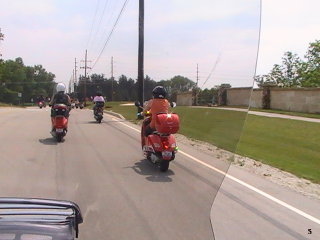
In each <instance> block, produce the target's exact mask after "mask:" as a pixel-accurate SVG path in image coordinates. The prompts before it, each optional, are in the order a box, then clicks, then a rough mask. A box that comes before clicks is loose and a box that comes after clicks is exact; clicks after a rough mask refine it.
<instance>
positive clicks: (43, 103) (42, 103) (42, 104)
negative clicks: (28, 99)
mask: <svg viewBox="0 0 320 240" xmlns="http://www.w3.org/2000/svg"><path fill="white" fill-rule="evenodd" d="M38 107H39V108H40V109H41V108H43V107H46V103H45V102H44V101H40V102H38Z"/></svg>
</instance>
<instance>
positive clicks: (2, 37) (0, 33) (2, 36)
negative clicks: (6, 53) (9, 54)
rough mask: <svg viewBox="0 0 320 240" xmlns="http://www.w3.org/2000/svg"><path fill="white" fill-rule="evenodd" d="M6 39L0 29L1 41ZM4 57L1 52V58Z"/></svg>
mask: <svg viewBox="0 0 320 240" xmlns="http://www.w3.org/2000/svg"><path fill="white" fill-rule="evenodd" d="M3 39H4V34H3V33H2V32H1V28H0V41H3ZM1 56H2V54H1V52H0V57H1Z"/></svg>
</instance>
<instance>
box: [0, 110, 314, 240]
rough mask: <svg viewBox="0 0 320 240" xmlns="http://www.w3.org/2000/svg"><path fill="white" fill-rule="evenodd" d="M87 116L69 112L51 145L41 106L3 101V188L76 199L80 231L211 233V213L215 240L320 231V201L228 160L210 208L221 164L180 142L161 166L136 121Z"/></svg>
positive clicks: (123, 235)
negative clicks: (149, 155)
mask: <svg viewBox="0 0 320 240" xmlns="http://www.w3.org/2000/svg"><path fill="white" fill-rule="evenodd" d="M91 114H92V113H91V112H90V111H87V110H74V111H73V112H72V114H71V117H70V129H69V132H68V135H67V136H66V139H65V141H64V142H63V143H59V144H57V143H56V142H55V141H54V140H53V139H52V138H51V136H50V134H49V129H50V119H49V112H48V111H47V109H42V110H40V109H37V108H29V109H14V110H13V109H4V108H2V109H0V132H1V134H0V143H1V145H0V153H1V155H0V170H1V174H0V189H1V191H0V196H19V197H46V198H58V199H68V200H72V201H75V202H77V203H78V204H79V205H80V207H81V209H82V211H83V215H84V219H85V222H84V224H82V225H81V226H80V239H139V240H140V239H141V240H143V239H170V240H175V239H195V240H198V239H205V240H207V239H213V235H212V230H211V222H210V218H211V220H212V223H213V226H214V232H215V236H216V239H226V240H229V239H320V227H319V226H320V220H319V219H320V207H319V206H320V204H319V203H320V202H319V201H316V200H311V199H308V198H306V197H303V196H301V195H299V194H297V193H295V192H292V191H290V190H288V189H285V188H283V187H279V186H277V185H275V184H273V183H270V182H267V181H265V180H264V179H262V178H260V177H257V176H254V175H251V174H248V173H245V172H243V171H242V170H241V169H239V168H236V167H232V168H230V170H229V172H228V173H229V174H230V175H228V176H227V177H226V178H225V180H224V182H223V184H222V188H221V190H220V191H219V193H218V195H217V196H216V199H215V202H214V204H213V206H212V200H213V198H214V197H215V195H216V192H217V189H218V188H219V186H220V183H221V181H222V180H223V176H224V175H223V174H221V172H219V171H225V170H227V166H226V165H225V164H223V163H221V162H220V161H219V160H217V159H212V158H211V157H210V156H208V155H207V154H205V153H203V152H199V151H197V150H195V149H192V148H190V147H189V146H185V145H183V144H180V149H181V152H180V153H179V154H178V156H177V158H176V160H175V161H174V162H173V163H172V164H171V165H170V170H169V171H168V172H167V173H160V172H159V171H158V170H157V169H155V168H154V166H152V165H151V164H149V163H148V162H146V161H145V160H144V158H143V156H142V154H141V152H140V150H139V146H140V145H139V132H138V130H137V127H136V126H135V125H133V124H130V123H128V122H123V121H119V120H117V119H115V118H113V117H108V116H105V119H104V122H103V123H102V124H100V125H99V124H96V123H95V122H94V121H93V118H92V115H91ZM213 167H216V168H217V169H216V168H213ZM241 180H242V181H243V182H241ZM248 184H249V185H248ZM254 187H255V188H254ZM259 191H263V192H259ZM264 193H268V194H270V195H272V197H274V199H273V198H270V197H269V198H268V196H269V195H264ZM277 200H282V201H284V202H285V204H283V203H282V202H279V201H277ZM290 206H291V208H290ZM211 207H212V208H211ZM292 207H294V208H292ZM296 210H299V211H296ZM310 215H312V216H313V217H314V218H312V216H310ZM317 221H319V222H317ZM308 229H311V230H312V234H308Z"/></svg>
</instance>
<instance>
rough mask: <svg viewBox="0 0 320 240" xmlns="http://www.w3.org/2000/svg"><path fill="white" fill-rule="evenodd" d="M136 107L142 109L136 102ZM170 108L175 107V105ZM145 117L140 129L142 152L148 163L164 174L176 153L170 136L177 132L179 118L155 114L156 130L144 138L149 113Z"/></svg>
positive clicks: (172, 115) (171, 114)
mask: <svg viewBox="0 0 320 240" xmlns="http://www.w3.org/2000/svg"><path fill="white" fill-rule="evenodd" d="M136 106H137V107H139V108H140V109H143V108H142V107H141V106H140V104H139V103H138V102H137V103H136ZM171 106H172V107H173V106H175V103H173V104H172V105H171ZM140 116H141V115H140ZM145 116H146V118H145V119H144V121H143V124H142V128H141V145H142V151H143V153H144V155H145V156H146V158H147V159H148V160H149V161H151V162H152V163H153V164H156V165H158V166H159V167H160V171H162V172H165V171H167V170H168V168H169V164H170V161H172V160H174V158H175V154H176V153H177V151H178V147H177V144H176V139H175V137H174V136H173V135H172V134H174V133H177V132H178V130H179V125H180V120H179V116H178V115H177V114H175V113H159V114H157V115H156V124H155V126H156V130H155V131H153V132H152V133H151V134H150V135H148V136H145V127H146V126H147V125H148V124H149V123H150V122H151V113H150V112H147V114H146V115H145Z"/></svg>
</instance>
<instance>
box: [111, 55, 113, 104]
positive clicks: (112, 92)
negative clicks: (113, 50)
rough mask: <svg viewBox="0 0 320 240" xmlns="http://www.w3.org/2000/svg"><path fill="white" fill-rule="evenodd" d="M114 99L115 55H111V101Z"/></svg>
mask: <svg viewBox="0 0 320 240" xmlns="http://www.w3.org/2000/svg"><path fill="white" fill-rule="evenodd" d="M112 101H113V57H111V102H112Z"/></svg>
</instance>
